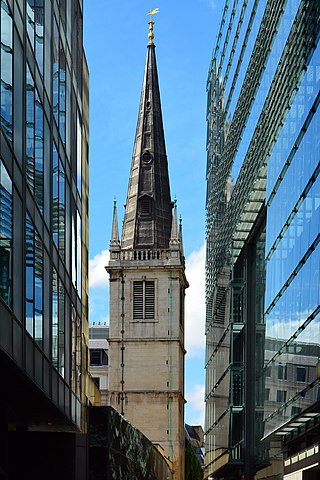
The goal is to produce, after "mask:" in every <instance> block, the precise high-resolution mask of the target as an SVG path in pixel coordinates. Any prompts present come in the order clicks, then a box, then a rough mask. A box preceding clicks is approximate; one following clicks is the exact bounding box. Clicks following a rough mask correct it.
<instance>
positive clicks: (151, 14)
mask: <svg viewBox="0 0 320 480" xmlns="http://www.w3.org/2000/svg"><path fill="white" fill-rule="evenodd" d="M156 13H159V8H154V9H153V10H150V12H149V13H147V16H149V17H150V20H149V30H150V32H149V35H148V38H149V45H153V39H154V34H153V25H154V21H153V20H152V16H153V15H155V14H156Z"/></svg>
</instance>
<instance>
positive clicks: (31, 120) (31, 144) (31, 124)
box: [26, 65, 35, 192]
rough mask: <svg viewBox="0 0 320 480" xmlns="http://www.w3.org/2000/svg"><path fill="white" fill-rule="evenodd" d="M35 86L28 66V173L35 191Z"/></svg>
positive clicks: (31, 187)
mask: <svg viewBox="0 0 320 480" xmlns="http://www.w3.org/2000/svg"><path fill="white" fill-rule="evenodd" d="M34 105H35V88H34V81H33V78H32V75H31V73H30V69H29V67H28V65H27V67H26V173H27V182H28V185H29V187H30V189H31V191H32V192H34V167H35V141H34V134H35V111H34Z"/></svg>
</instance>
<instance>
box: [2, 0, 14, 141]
mask: <svg viewBox="0 0 320 480" xmlns="http://www.w3.org/2000/svg"><path fill="white" fill-rule="evenodd" d="M0 14H1V15H0V16H1V25H0V33H1V42H0V45H1V48H0V52H1V55H0V64H1V69H0V75H1V78H0V104H1V111H0V112H1V115H0V125H1V127H2V128H3V131H4V132H5V134H6V135H7V137H8V139H9V140H10V141H12V18H11V15H10V11H9V7H8V4H7V2H6V0H2V1H1V11H0Z"/></svg>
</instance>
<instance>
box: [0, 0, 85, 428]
mask: <svg viewBox="0 0 320 480" xmlns="http://www.w3.org/2000/svg"><path fill="white" fill-rule="evenodd" d="M0 39H1V42H0V76H1V78H0V136H1V138H0V140H1V141H0V302H1V307H2V306H4V308H5V312H6V315H8V320H7V322H8V328H7V329H6V331H10V332H15V333H14V335H16V336H15V337H14V338H13V337H12V338H10V339H9V340H8V341H9V342H10V345H11V346H10V348H9V347H8V345H5V346H4V349H5V350H6V351H7V352H8V355H12V357H13V359H14V360H15V361H17V359H19V362H20V363H21V367H22V368H26V365H24V362H27V363H28V366H29V367H30V368H29V367H28V368H29V370H28V374H29V375H31V376H34V381H35V383H36V384H37V385H38V386H39V387H40V388H44V384H45V383H48V382H51V384H50V385H46V394H47V395H49V396H50V400H52V401H53V402H54V403H55V404H56V405H57V406H58V407H59V408H60V410H61V411H62V412H63V413H64V415H67V416H68V417H69V420H70V419H71V420H72V421H73V422H74V424H75V425H77V426H78V427H80V425H81V402H84V401H85V393H84V390H83V385H85V384H86V382H87V379H86V378H85V375H86V374H87V370H86V369H87V365H86V364H85V361H83V359H85V348H86V346H85V340H84V339H86V338H87V337H88V335H87V334H86V328H87V320H88V319H87V316H88V308H87V304H88V302H87V285H88V279H87V263H88V261H87V255H88V234H87V230H86V229H87V226H88V187H87V185H88V180H87V175H88V123H89V122H88V108H87V105H88V72H87V67H86V62H85V57H84V52H83V39H82V2H80V1H79V0H51V1H48V2H47V1H45V0H10V1H9V0H0ZM83 75H85V82H83ZM71 79H73V80H72V82H71ZM84 167H85V168H84ZM2 304H3V305H2ZM6 318H7V317H6ZM1 320H2V319H1ZM9 322H11V324H10V325H9ZM6 338H7V337H6ZM8 338H9V337H8ZM3 341H4V337H3V336H1V335H0V346H1V347H3V345H2V343H1V342H3ZM24 341H25V342H26V344H27V346H24V345H22V342H24ZM26 351H28V355H29V357H30V358H29V357H28V358H26V355H25V354H24V352H26ZM35 362H37V365H41V368H40V367H39V368H38V374H37V375H36V369H35V366H34V365H35V364H36V363H35ZM42 368H43V370H45V371H46V375H42V374H40V373H39V372H40V371H42V370H41V369H42ZM44 378H45V381H44V380H43V379H44Z"/></svg>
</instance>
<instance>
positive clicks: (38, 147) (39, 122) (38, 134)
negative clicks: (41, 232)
mask: <svg viewBox="0 0 320 480" xmlns="http://www.w3.org/2000/svg"><path fill="white" fill-rule="evenodd" d="M34 173H35V198H36V202H37V204H38V207H39V208H40V211H41V212H43V108H42V104H41V101H40V98H39V95H38V92H37V91H36V98H35V172H34Z"/></svg>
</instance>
